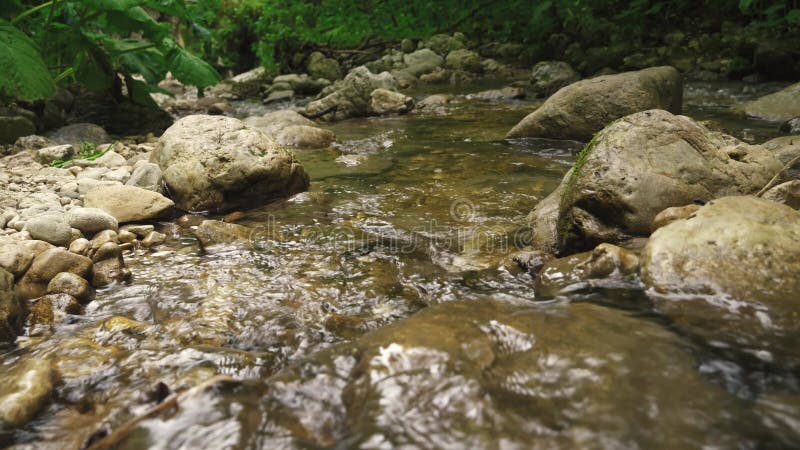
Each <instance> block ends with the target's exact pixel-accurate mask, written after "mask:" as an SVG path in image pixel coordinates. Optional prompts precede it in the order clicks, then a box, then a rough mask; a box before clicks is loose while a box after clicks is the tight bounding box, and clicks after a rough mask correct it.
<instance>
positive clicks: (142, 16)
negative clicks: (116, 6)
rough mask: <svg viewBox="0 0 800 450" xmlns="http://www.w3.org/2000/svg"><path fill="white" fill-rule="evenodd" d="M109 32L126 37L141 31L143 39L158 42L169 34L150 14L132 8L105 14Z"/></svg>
mask: <svg viewBox="0 0 800 450" xmlns="http://www.w3.org/2000/svg"><path fill="white" fill-rule="evenodd" d="M106 18H107V20H108V25H109V27H110V28H111V30H109V31H112V32H114V31H116V32H118V33H122V34H125V35H128V34H129V33H131V32H136V31H141V32H143V33H144V35H145V37H147V38H149V39H152V40H155V41H160V40H161V39H163V38H164V37H165V36H166V35H167V34H168V33H169V27H168V26H167V25H166V24H159V23H158V22H156V21H155V20H154V19H153V18H152V17H150V14H147V12H146V11H145V10H144V9H142V8H140V7H138V6H137V7H134V8H130V9H126V10H111V11H108V12H107V13H106Z"/></svg>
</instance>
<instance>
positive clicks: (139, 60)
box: [116, 41, 167, 84]
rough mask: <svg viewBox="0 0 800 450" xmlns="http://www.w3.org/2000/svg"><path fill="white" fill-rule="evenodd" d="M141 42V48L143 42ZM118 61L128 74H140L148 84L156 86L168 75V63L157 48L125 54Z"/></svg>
mask: <svg viewBox="0 0 800 450" xmlns="http://www.w3.org/2000/svg"><path fill="white" fill-rule="evenodd" d="M139 42H140V46H141V45H142V44H141V41H139ZM116 60H117V62H118V64H119V65H121V66H122V68H123V69H124V71H125V72H126V73H138V74H140V75H142V76H143V77H144V79H145V80H147V82H148V83H152V84H156V83H158V82H159V81H161V80H163V79H164V76H165V75H166V74H167V61H166V59H165V58H164V55H162V54H161V52H160V51H158V49H156V48H145V49H142V50H136V51H131V52H127V53H123V54H122V55H120V56H118V57H117V58H116Z"/></svg>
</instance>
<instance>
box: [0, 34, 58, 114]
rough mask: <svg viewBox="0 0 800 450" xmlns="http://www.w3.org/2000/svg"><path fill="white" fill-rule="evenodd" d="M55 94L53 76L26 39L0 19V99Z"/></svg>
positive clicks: (27, 38)
mask: <svg viewBox="0 0 800 450" xmlns="http://www.w3.org/2000/svg"><path fill="white" fill-rule="evenodd" d="M54 92H55V83H54V82H53V77H52V76H51V75H50V72H49V71H48V70H47V66H46V65H45V63H44V60H43V59H42V55H41V54H40V53H39V48H38V47H37V46H36V43H34V42H33V41H32V40H31V39H30V38H29V37H28V36H26V35H25V33H23V32H22V31H20V30H18V29H17V28H16V27H14V26H13V25H11V24H10V23H8V22H7V21H5V20H0V97H11V98H18V99H20V100H27V101H32V100H38V99H42V98H47V97H50V96H51V95H53V93H54Z"/></svg>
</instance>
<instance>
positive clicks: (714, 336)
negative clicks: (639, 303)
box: [641, 196, 800, 366]
mask: <svg viewBox="0 0 800 450" xmlns="http://www.w3.org/2000/svg"><path fill="white" fill-rule="evenodd" d="M641 267H642V270H641V276H642V281H643V282H644V284H645V287H647V288H648V292H650V293H651V295H652V296H653V297H654V298H655V300H656V302H657V303H656V306H657V307H658V308H659V309H660V310H661V311H662V312H663V313H664V314H666V315H668V316H669V317H670V318H671V319H672V320H673V321H674V322H675V323H676V325H677V326H679V327H681V328H683V329H685V330H686V331H688V332H690V333H692V334H696V335H700V336H704V337H706V338H707V339H709V340H710V341H714V342H718V343H724V344H729V345H730V346H733V347H734V348H737V349H742V350H745V351H749V352H752V353H754V354H756V355H759V353H757V352H766V353H762V354H761V355H760V356H761V357H762V359H764V358H766V359H768V360H772V359H774V360H776V361H781V360H782V361H783V362H789V363H790V364H791V365H793V366H800V355H798V353H797V343H798V342H800V321H798V320H797V312H798V310H800V295H798V294H799V293H800V212H798V211H795V210H793V209H792V208H790V207H788V206H784V205H779V204H776V203H773V202H770V201H768V200H763V199H759V198H756V197H750V196H737V197H724V198H720V199H717V200H714V201H712V202H709V203H708V204H707V205H705V206H704V207H702V208H700V209H699V210H698V211H696V212H695V213H694V214H692V215H691V216H689V218H687V219H683V220H677V221H674V222H672V223H670V224H669V225H667V226H664V227H662V228H659V229H658V230H656V231H655V232H654V233H653V235H652V236H651V237H650V240H649V241H648V243H647V245H646V246H645V248H644V250H643V252H642V255H641Z"/></svg>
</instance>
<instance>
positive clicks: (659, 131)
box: [530, 110, 781, 254]
mask: <svg viewBox="0 0 800 450" xmlns="http://www.w3.org/2000/svg"><path fill="white" fill-rule="evenodd" d="M780 169H781V163H780V161H778V160H777V159H776V158H775V157H774V156H773V155H772V153H771V152H770V151H769V150H767V149H765V148H764V147H762V146H760V145H749V144H746V143H744V142H742V141H739V140H738V139H736V138H733V137H731V136H728V135H725V134H722V133H719V132H714V131H710V130H708V129H706V128H705V127H703V126H702V125H700V124H698V123H697V122H695V121H693V120H692V119H690V118H688V117H684V116H676V115H673V114H670V113H669V112H667V111H662V110H652V111H644V112H640V113H636V114H632V115H630V116H626V117H624V118H622V119H620V120H618V121H616V122H614V123H613V124H612V125H609V126H608V127H606V128H605V129H604V130H603V131H601V132H600V133H598V134H597V136H595V138H594V139H593V140H592V142H590V143H589V144H588V145H587V146H586V147H585V148H584V150H583V151H582V152H581V155H580V156H579V157H578V161H577V162H576V164H575V167H574V168H573V169H572V171H571V172H570V173H568V174H567V175H566V176H565V177H564V179H563V181H562V183H561V186H560V187H559V189H557V190H556V191H555V192H553V193H552V194H550V196H548V197H547V198H546V199H545V200H543V201H542V202H541V203H540V205H538V206H537V208H536V209H535V210H534V211H533V213H532V214H531V217H530V221H531V226H532V227H533V228H534V246H535V247H536V248H537V249H538V250H542V251H548V250H549V251H552V250H553V249H556V253H560V254H568V253H572V252H575V251H584V250H589V249H591V248H593V247H594V246H596V245H598V244H600V243H603V242H610V243H615V242H621V241H623V240H625V239H627V238H630V237H636V236H647V235H648V234H649V233H650V231H651V225H652V223H653V220H654V219H655V217H656V215H657V214H659V213H660V212H662V211H663V210H664V209H666V208H669V207H672V206H683V205H687V204H690V203H697V202H700V203H702V202H706V201H709V200H712V199H715V198H718V197H722V196H726V195H744V194H752V193H755V192H758V191H759V190H760V189H761V188H762V187H763V186H764V185H766V184H767V182H768V181H769V180H770V179H771V178H772V177H773V176H774V175H775V174H776V173H777V172H778V171H779V170H780Z"/></svg>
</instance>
